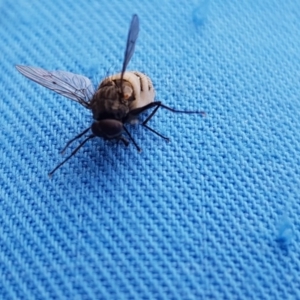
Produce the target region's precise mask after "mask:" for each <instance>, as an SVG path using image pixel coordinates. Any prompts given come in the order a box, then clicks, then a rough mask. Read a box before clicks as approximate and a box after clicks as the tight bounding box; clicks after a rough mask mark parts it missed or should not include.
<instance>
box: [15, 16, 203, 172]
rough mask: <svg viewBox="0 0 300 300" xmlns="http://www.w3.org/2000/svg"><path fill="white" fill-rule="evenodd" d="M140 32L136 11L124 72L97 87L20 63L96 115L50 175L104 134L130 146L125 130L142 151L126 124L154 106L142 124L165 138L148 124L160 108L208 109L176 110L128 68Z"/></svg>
mask: <svg viewBox="0 0 300 300" xmlns="http://www.w3.org/2000/svg"><path fill="white" fill-rule="evenodd" d="M138 33H139V18H138V16H137V15H136V14H135V15H133V17H132V20H131V23H130V27H129V32H128V37H127V44H126V48H125V53H124V60H123V66H122V71H121V73H118V74H115V75H112V76H108V77H106V78H104V80H103V81H102V82H101V83H100V85H99V87H98V89H97V90H95V88H94V86H93V84H92V82H91V80H90V79H89V78H87V77H85V76H82V75H77V74H73V73H70V72H66V71H47V70H44V69H42V68H38V67H31V66H21V65H17V66H16V68H17V70H18V71H19V72H20V73H21V74H22V75H24V76H25V77H27V78H29V79H31V80H33V81H35V82H36V83H38V84H40V85H42V86H44V87H46V88H48V89H50V90H52V91H54V92H56V93H58V94H60V95H63V96H65V97H67V98H69V99H71V100H73V101H75V102H78V103H79V104H81V105H82V106H84V107H85V108H87V109H89V110H91V111H92V114H93V119H94V121H93V123H92V125H91V126H90V127H88V128H86V129H85V130H84V131H82V132H81V133H80V134H78V135H77V136H75V137H74V138H73V139H71V140H70V141H68V143H67V144H66V146H65V147H64V148H63V150H62V151H61V153H63V152H64V151H65V150H66V149H67V148H68V147H69V146H70V145H71V144H72V143H73V142H74V141H76V140H77V139H79V138H81V137H82V136H84V135H85V134H88V132H90V133H89V134H88V135H87V136H86V137H85V138H84V139H83V140H82V141H81V143H80V144H79V145H78V146H77V147H76V148H75V149H74V150H73V151H72V153H71V154H70V155H69V156H67V157H66V158H65V159H64V160H63V161H62V162H61V163H60V164H58V165H57V166H56V167H55V168H54V169H53V170H52V171H51V172H50V173H49V174H48V175H49V176H52V175H53V174H54V172H55V171H56V170H57V169H59V168H60V167H61V166H62V165H63V164H64V163H65V162H67V161H68V160H69V159H70V158H71V157H72V156H74V155H75V154H76V153H77V151H78V150H79V149H80V148H81V147H82V146H83V145H84V144H85V143H86V142H87V141H89V140H90V139H93V138H95V137H101V138H103V139H105V140H113V139H115V140H120V141H122V142H123V143H124V144H125V145H126V146H128V144H129V141H128V140H127V139H126V138H125V137H124V136H123V133H124V132H125V133H126V134H127V136H128V137H129V140H130V141H131V142H132V143H133V144H134V145H135V147H136V149H137V150H138V151H141V148H140V147H139V146H138V145H137V143H136V142H135V140H134V139H133V137H132V136H131V134H130V133H129V131H128V130H127V128H126V127H125V124H128V123H133V122H136V120H137V119H138V117H139V115H140V114H141V113H143V112H145V111H147V110H149V109H151V108H152V109H153V111H152V112H151V113H150V115H149V116H148V117H147V118H146V119H145V121H143V122H142V123H141V125H142V126H144V127H145V128H147V129H148V130H150V131H152V132H153V133H155V134H156V135H158V136H160V137H162V138H163V139H165V140H169V139H168V138H167V137H165V136H163V135H161V134H160V133H158V132H157V131H155V130H154V129H152V128H151V127H149V126H148V124H147V123H148V122H149V120H150V119H151V118H152V117H153V116H154V115H155V113H156V112H157V110H158V109H159V108H160V107H163V108H165V109H167V110H169V111H172V112H177V113H198V114H202V115H203V114H204V112H201V111H181V110H176V109H173V108H171V107H168V106H166V105H164V104H162V102H161V101H155V100H154V98H155V90H154V87H153V84H152V81H151V79H150V78H149V77H148V76H147V75H145V74H143V73H141V72H138V71H126V68H127V66H128V63H129V62H130V60H131V57H132V55H133V53H134V49H135V45H136V41H137V38H138Z"/></svg>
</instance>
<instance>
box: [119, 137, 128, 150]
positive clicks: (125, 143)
mask: <svg viewBox="0 0 300 300" xmlns="http://www.w3.org/2000/svg"><path fill="white" fill-rule="evenodd" d="M120 140H121V141H122V142H123V143H124V145H125V146H126V147H127V146H128V145H129V142H128V141H127V140H126V139H125V138H124V137H122V136H121V137H120Z"/></svg>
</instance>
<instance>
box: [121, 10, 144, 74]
mask: <svg viewBox="0 0 300 300" xmlns="http://www.w3.org/2000/svg"><path fill="white" fill-rule="evenodd" d="M139 30H140V22H139V17H138V15H133V16H132V19H131V24H130V27H129V31H128V37H127V44H126V49H125V54H124V61H123V68H122V74H123V73H124V72H125V70H126V68H127V65H128V63H129V61H130V59H131V57H132V55H133V53H134V48H135V43H136V40H137V38H138V35H139ZM122 78H123V76H122Z"/></svg>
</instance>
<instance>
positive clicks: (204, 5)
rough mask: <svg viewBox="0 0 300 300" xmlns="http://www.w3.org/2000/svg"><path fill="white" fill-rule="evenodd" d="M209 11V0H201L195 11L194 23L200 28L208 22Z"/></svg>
mask: <svg viewBox="0 0 300 300" xmlns="http://www.w3.org/2000/svg"><path fill="white" fill-rule="evenodd" d="M208 10H209V0H200V1H199V2H198V4H197V6H196V8H195V9H194V11H193V14H192V16H193V22H194V24H195V25H196V26H197V27H198V26H203V25H204V23H205V22H206V19H207V15H208Z"/></svg>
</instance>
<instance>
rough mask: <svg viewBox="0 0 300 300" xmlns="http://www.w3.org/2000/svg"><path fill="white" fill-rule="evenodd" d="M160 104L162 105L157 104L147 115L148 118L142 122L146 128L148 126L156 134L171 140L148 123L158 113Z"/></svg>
mask: <svg viewBox="0 0 300 300" xmlns="http://www.w3.org/2000/svg"><path fill="white" fill-rule="evenodd" d="M160 106H161V104H160V105H157V106H156V107H155V109H154V110H153V111H152V112H151V114H150V115H149V116H148V117H147V119H146V120H145V121H144V122H143V123H142V126H144V127H145V128H147V129H148V130H150V131H151V132H153V133H155V134H156V135H158V136H160V137H161V138H163V139H165V140H167V141H169V140H170V139H169V138H167V137H165V136H163V135H162V134H160V133H159V132H157V131H156V130H154V129H152V128H151V127H149V126H148V125H147V123H148V122H149V120H151V119H152V117H153V116H154V115H155V114H156V112H157V110H158V109H159V107H160Z"/></svg>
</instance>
